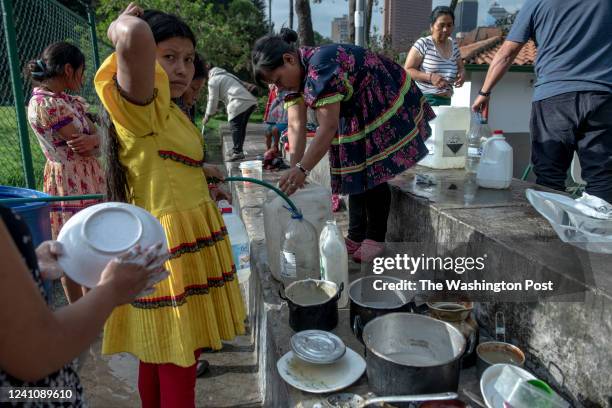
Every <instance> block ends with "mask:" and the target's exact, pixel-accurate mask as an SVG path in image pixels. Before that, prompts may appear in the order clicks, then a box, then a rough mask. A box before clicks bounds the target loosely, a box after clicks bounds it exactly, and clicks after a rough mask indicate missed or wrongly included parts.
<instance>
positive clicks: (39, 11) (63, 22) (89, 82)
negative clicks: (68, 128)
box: [0, 0, 112, 190]
mask: <svg viewBox="0 0 612 408" xmlns="http://www.w3.org/2000/svg"><path fill="white" fill-rule="evenodd" d="M0 2H1V5H2V12H3V17H4V18H3V20H2V27H1V30H0V61H3V68H2V69H1V70H0V185H12V186H19V187H26V186H28V187H30V188H36V189H38V190H40V189H42V176H43V168H44V165H45V157H44V156H43V154H42V152H41V150H40V147H39V144H38V141H37V139H36V136H35V135H34V133H33V132H32V131H31V129H30V126H29V125H28V123H27V122H26V123H23V122H24V120H25V114H26V111H27V104H28V101H29V99H30V95H31V92H32V84H31V83H30V81H29V80H28V79H27V78H26V77H25V76H24V74H23V71H24V67H25V66H26V64H27V62H28V61H29V60H32V59H36V58H37V57H38V56H39V55H40V53H42V51H43V50H44V49H45V47H46V46H47V45H49V44H52V43H54V42H58V41H66V42H69V43H71V44H74V45H76V46H78V47H79V48H80V49H81V51H82V52H83V54H85V58H86V62H85V67H86V70H85V77H86V78H85V85H84V88H83V89H82V91H81V93H80V95H81V96H83V97H84V98H85V99H87V101H88V102H89V103H90V104H92V106H93V107H95V106H97V105H98V101H97V97H96V94H95V90H94V88H93V76H94V75H95V71H96V68H97V66H96V63H97V62H99V61H103V60H104V58H105V57H106V56H107V55H108V54H110V53H111V52H112V48H111V47H110V46H109V45H107V44H105V43H103V42H101V41H97V40H96V38H95V37H94V35H95V34H94V33H95V20H94V18H93V14H92V13H93V10H89V13H88V15H89V17H90V18H89V20H86V19H84V18H83V17H81V16H79V15H77V14H75V13H74V12H72V11H71V10H69V9H67V8H66V7H64V6H63V5H61V4H59V3H58V2H57V1H55V0H0ZM83 10H84V11H85V10H86V6H85V5H83ZM9 67H10V69H9ZM16 71H17V72H16ZM15 91H16V92H15ZM16 106H19V107H20V110H22V111H21V112H18V110H17V108H16ZM20 136H21V138H20ZM24 138H25V139H26V140H23V139H24ZM28 142H29V147H28V146H27V144H28ZM23 146H25V150H22V147H23ZM28 173H30V174H28Z"/></svg>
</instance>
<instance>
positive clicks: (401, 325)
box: [363, 313, 466, 406]
mask: <svg viewBox="0 0 612 408" xmlns="http://www.w3.org/2000/svg"><path fill="white" fill-rule="evenodd" d="M363 341H364V344H365V346H366V363H367V373H368V383H369V384H370V387H371V388H372V391H373V392H374V393H376V394H378V395H402V394H429V393H438V392H446V391H453V392H455V391H457V388H458V386H459V371H460V369H461V355H462V354H463V351H464V350H465V343H466V341H465V337H464V336H463V334H461V332H460V331H459V330H457V329H456V328H455V327H453V326H452V325H451V324H449V323H446V322H443V321H440V320H436V319H433V318H431V317H428V316H422V315H418V314H413V313H391V314H387V315H384V316H381V317H377V318H376V319H374V320H372V321H370V322H369V323H368V324H367V325H366V326H365V328H364V329H363ZM399 406H401V405H399Z"/></svg>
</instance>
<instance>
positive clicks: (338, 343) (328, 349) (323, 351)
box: [291, 330, 346, 364]
mask: <svg viewBox="0 0 612 408" xmlns="http://www.w3.org/2000/svg"><path fill="white" fill-rule="evenodd" d="M291 349H292V350H293V352H294V353H295V355H296V356H298V357H299V358H301V359H302V360H304V361H306V362H309V363H313V364H330V363H333V362H335V361H337V360H339V359H340V358H341V357H342V356H344V353H345V352H346V346H345V345H344V342H343V341H342V340H341V339H340V337H338V336H336V335H335V334H333V333H330V332H327V331H323V330H304V331H301V332H299V333H296V334H294V335H293V337H291Z"/></svg>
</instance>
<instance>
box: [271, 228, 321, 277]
mask: <svg viewBox="0 0 612 408" xmlns="http://www.w3.org/2000/svg"><path fill="white" fill-rule="evenodd" d="M318 244H319V236H318V235H317V232H316V230H315V228H314V227H313V226H312V224H311V223H310V222H308V220H306V219H304V218H303V217H300V218H294V217H291V219H290V220H289V222H288V223H287V228H286V229H285V231H283V236H282V240H281V251H280V255H279V265H280V277H281V281H282V282H283V283H284V284H285V286H288V285H289V284H291V283H293V282H295V281H298V280H304V279H319V278H320V276H321V272H320V271H319V248H318V246H319V245H318Z"/></svg>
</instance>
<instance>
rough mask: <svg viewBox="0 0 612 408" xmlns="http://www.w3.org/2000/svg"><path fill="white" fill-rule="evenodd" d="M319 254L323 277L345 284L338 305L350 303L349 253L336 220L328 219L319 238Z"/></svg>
mask: <svg viewBox="0 0 612 408" xmlns="http://www.w3.org/2000/svg"><path fill="white" fill-rule="evenodd" d="M319 254H320V264H321V279H323V280H326V281H331V282H334V283H335V284H336V285H338V287H340V284H342V283H343V284H344V289H343V290H342V295H341V296H340V300H339V301H338V307H339V308H340V307H346V306H347V305H348V285H349V274H348V253H347V251H346V245H345V243H344V238H343V236H342V232H340V229H339V228H338V226H337V225H336V221H327V225H326V226H325V228H324V229H323V232H321V236H320V238H319Z"/></svg>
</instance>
